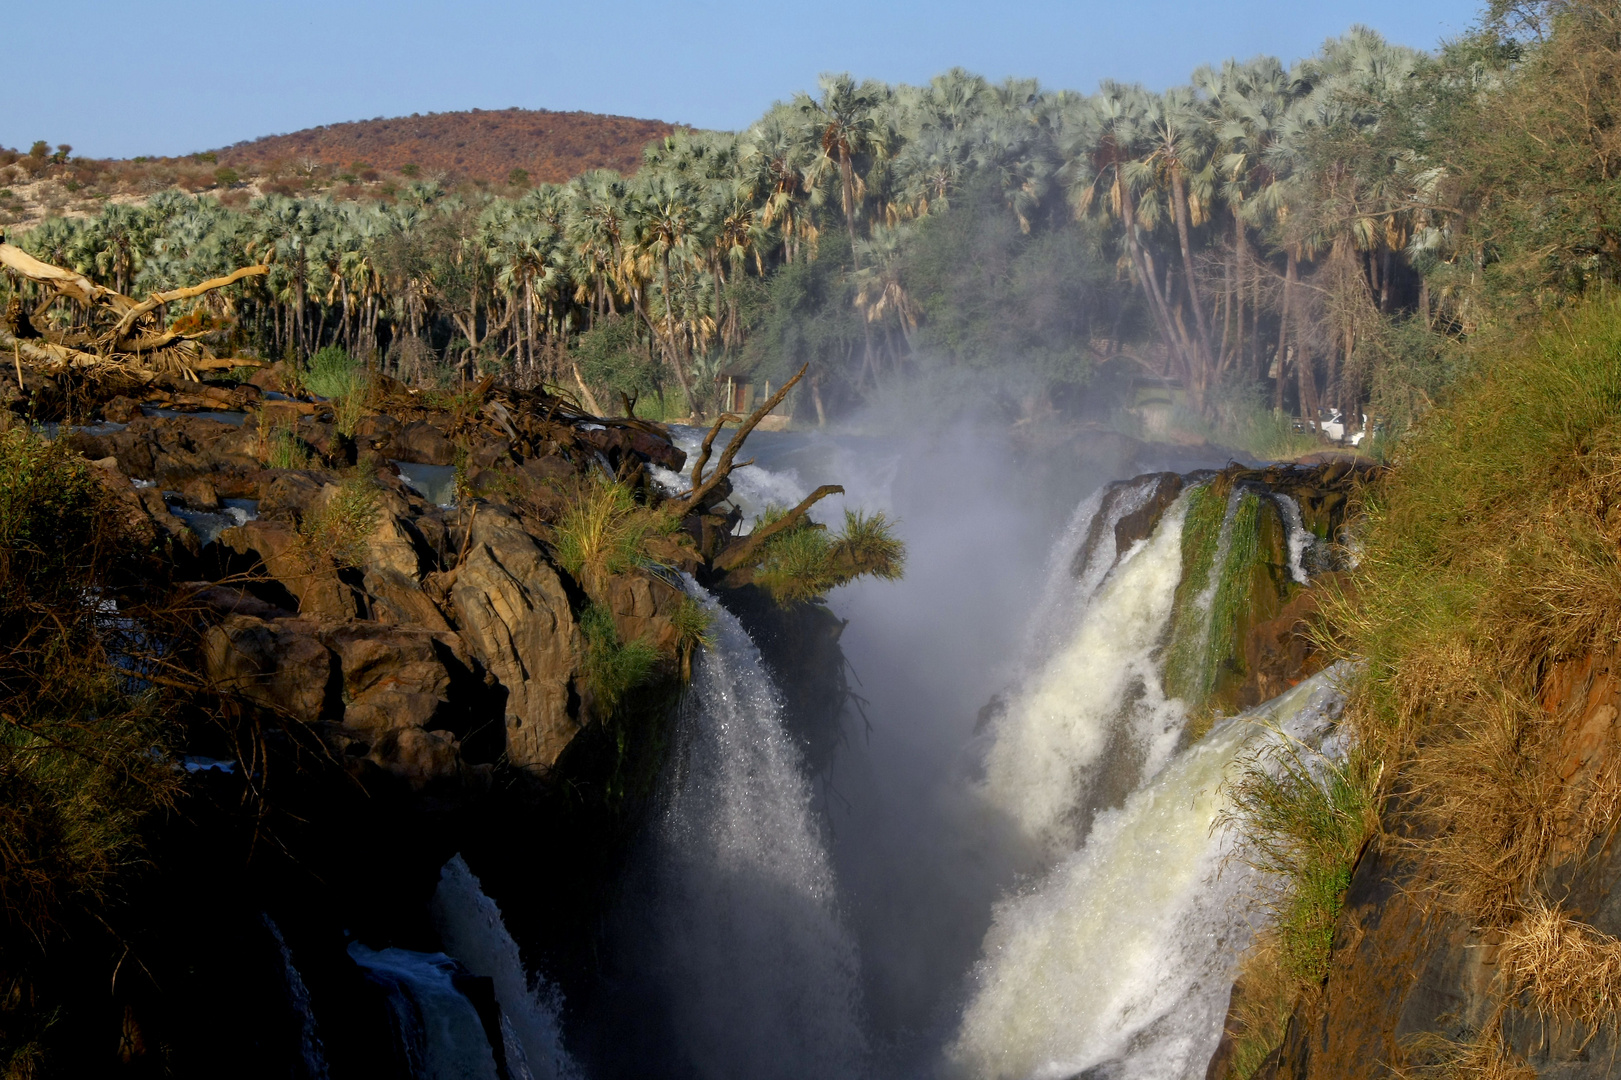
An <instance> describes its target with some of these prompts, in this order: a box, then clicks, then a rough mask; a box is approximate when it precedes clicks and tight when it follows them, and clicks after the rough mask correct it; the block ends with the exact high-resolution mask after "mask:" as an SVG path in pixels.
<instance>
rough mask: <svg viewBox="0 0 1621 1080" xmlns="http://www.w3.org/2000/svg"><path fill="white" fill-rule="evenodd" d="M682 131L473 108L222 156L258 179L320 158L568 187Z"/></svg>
mask: <svg viewBox="0 0 1621 1080" xmlns="http://www.w3.org/2000/svg"><path fill="white" fill-rule="evenodd" d="M675 126H676V125H673V124H669V123H665V122H664V121H662V120H638V119H634V118H632V117H628V116H603V115H601V114H598V113H587V112H551V111H550V110H546V109H500V110H494V111H486V110H482V109H473V110H472V111H470V112H445V113H429V114H427V115H426V116H419V115H416V114H412V115H411V116H403V117H398V118H395V119H384V118H382V117H378V118H376V119H373V120H357V121H352V122H349V123H343V124H327V125H324V126H322V127H315V128H307V129H305V130H303V131H295V132H292V133H291V134H286V135H269V136H266V137H264V138H260V139H254V140H252V141H250V142H243V143H237V144H236V145H235V146H231V147H227V148H224V149H220V150H217V151H215V153H217V154H218V155H219V159H220V161H221V163H223V164H225V165H229V166H230V167H232V168H234V169H236V170H238V171H239V172H244V173H255V174H257V173H261V172H265V171H267V170H268V169H270V168H272V167H273V166H274V165H275V164H276V163H278V162H294V163H297V162H306V161H319V162H321V163H322V164H324V165H331V166H336V167H339V168H349V169H351V170H353V171H357V172H358V171H362V170H364V169H366V168H371V169H377V170H380V171H387V172H398V171H400V170H402V169H405V168H408V167H409V166H413V165H414V166H416V167H417V168H418V169H420V170H421V171H422V172H423V173H444V174H446V175H447V176H449V177H451V178H453V179H469V180H489V181H497V182H502V181H506V180H507V179H508V178H509V177H510V176H511V175H512V174H513V170H515V169H521V170H523V171H524V172H525V173H527V174H528V176H529V179H530V180H531V181H534V182H544V183H562V182H563V181H565V180H568V179H570V178H572V177H575V176H578V175H579V174H580V173H582V172H586V171H588V170H590V169H615V170H617V171H619V172H622V173H631V172H635V171H636V168H637V166H638V165H640V164H641V160H642V147H643V146H645V145H646V144H647V143H649V142H651V141H653V140H654V139H662V138H663V137H664V136H665V135H668V134H669V133H670V132H671V131H673V130H674V129H675Z"/></svg>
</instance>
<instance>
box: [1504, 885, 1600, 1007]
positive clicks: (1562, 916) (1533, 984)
mask: <svg viewBox="0 0 1621 1080" xmlns="http://www.w3.org/2000/svg"><path fill="white" fill-rule="evenodd" d="M1498 958H1499V962H1500V963H1501V964H1502V970H1503V974H1504V976H1505V977H1506V978H1507V979H1508V980H1509V983H1510V985H1511V986H1514V987H1515V988H1516V989H1520V990H1524V991H1525V992H1527V993H1528V994H1529V995H1530V997H1531V1000H1532V1002H1533V1003H1534V1004H1535V1005H1536V1007H1537V1011H1538V1012H1539V1013H1541V1014H1542V1015H1543V1016H1544V1017H1550V1016H1551V1017H1557V1018H1559V1019H1562V1020H1574V1021H1576V1022H1577V1023H1580V1024H1583V1025H1585V1026H1586V1027H1588V1028H1589V1029H1596V1028H1598V1027H1599V1026H1600V1025H1602V1024H1606V1023H1608V1024H1614V1023H1615V1017H1616V1013H1617V1006H1618V1005H1621V941H1618V940H1616V939H1615V938H1613V937H1610V936H1609V935H1607V934H1601V933H1599V932H1598V931H1597V930H1594V929H1593V928H1592V927H1590V926H1587V925H1585V924H1584V923H1579V922H1577V921H1576V920H1574V919H1572V918H1571V917H1570V916H1569V915H1567V914H1566V913H1565V912H1564V911H1563V910H1562V909H1560V908H1558V907H1554V906H1551V905H1548V904H1546V903H1543V902H1541V901H1538V902H1536V903H1535V904H1533V905H1532V907H1531V908H1530V910H1528V911H1527V912H1526V913H1525V915H1524V916H1523V917H1522V918H1520V919H1519V920H1518V921H1517V922H1515V923H1514V924H1513V925H1512V926H1510V927H1509V928H1508V930H1507V931H1506V932H1505V933H1504V936H1503V942H1502V945H1501V946H1500V947H1499V950H1498Z"/></svg>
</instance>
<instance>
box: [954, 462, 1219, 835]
mask: <svg viewBox="0 0 1621 1080" xmlns="http://www.w3.org/2000/svg"><path fill="white" fill-rule="evenodd" d="M1187 502H1188V496H1187V495H1186V494H1184V495H1183V496H1182V497H1180V498H1179V499H1178V500H1177V501H1176V502H1175V503H1174V504H1172V506H1171V507H1170V508H1169V509H1168V510H1167V511H1166V512H1165V515H1164V517H1163V518H1162V520H1161V521H1160V523H1159V526H1158V528H1157V529H1155V531H1154V533H1153V535H1152V536H1151V537H1150V538H1149V539H1148V540H1146V541H1139V542H1138V543H1136V544H1133V545H1132V546H1131V548H1130V549H1128V550H1127V551H1126V552H1124V553H1123V554H1122V555H1121V556H1120V558H1119V562H1118V563H1117V564H1115V565H1114V567H1113V569H1112V571H1111V572H1109V573H1108V575H1107V576H1106V577H1104V578H1103V579H1102V581H1101V584H1099V585H1098V586H1096V589H1097V591H1096V593H1095V594H1094V595H1093V596H1092V597H1091V598H1090V600H1085V599H1084V598H1082V605H1083V606H1082V608H1081V611H1080V614H1079V616H1078V618H1077V620H1076V623H1075V626H1074V629H1073V632H1072V633H1071V634H1070V636H1069V638H1068V640H1067V641H1061V642H1058V643H1055V645H1054V646H1053V647H1052V649H1051V650H1050V651H1049V652H1048V654H1047V659H1046V661H1045V663H1044V664H1043V665H1042V666H1041V667H1040V668H1039V669H1037V670H1036V671H1035V672H1034V673H1033V674H1032V676H1031V677H1030V678H1029V679H1028V680H1027V681H1026V683H1025V685H1024V686H1023V687H1022V688H1021V689H1020V690H1019V691H1018V692H1016V693H1015V695H1014V696H1013V697H1012V698H1011V699H1010V701H1009V703H1008V707H1007V710H1006V712H1005V713H1004V714H1003V715H1002V716H1001V717H1000V718H999V720H998V721H997V725H996V728H995V730H994V732H993V735H994V739H995V741H994V742H993V743H992V745H991V748H990V751H989V753H988V755H987V758H986V765H985V781H984V785H983V790H984V794H985V795H986V796H987V798H988V801H989V802H990V803H991V805H992V806H994V807H995V808H996V809H998V810H1000V811H1001V812H1002V813H1004V814H1006V815H1007V816H1008V817H1009V818H1010V819H1011V820H1012V821H1013V822H1014V823H1015V824H1016V825H1017V826H1018V827H1019V828H1020V830H1021V831H1022V832H1023V833H1024V834H1025V835H1026V836H1027V837H1028V838H1029V839H1030V840H1032V841H1034V842H1036V843H1037V844H1039V845H1040V846H1042V847H1043V848H1046V849H1048V850H1051V851H1056V850H1067V849H1068V848H1070V847H1073V846H1074V844H1075V843H1076V842H1078V841H1079V840H1080V838H1081V835H1082V834H1083V831H1084V828H1085V818H1086V812H1087V795H1088V788H1089V786H1090V784H1091V781H1092V780H1093V779H1094V778H1095V777H1096V776H1097V775H1098V774H1099V773H1100V772H1106V773H1108V774H1110V775H1109V780H1110V783H1111V784H1115V785H1123V791H1129V790H1131V788H1133V787H1135V786H1136V779H1135V778H1136V777H1138V776H1147V775H1152V774H1153V772H1155V771H1157V769H1158V768H1159V766H1160V765H1161V764H1162V763H1163V762H1164V760H1165V759H1166V758H1167V757H1168V756H1169V755H1170V753H1171V751H1172V750H1174V749H1175V747H1176V742H1177V739H1178V738H1179V737H1180V734H1181V723H1182V720H1183V714H1184V710H1183V708H1182V705H1181V703H1180V702H1177V701H1175V700H1171V699H1167V698H1166V697H1165V694H1164V692H1163V690H1162V689H1161V667H1162V662H1163V660H1162V657H1161V655H1160V653H1161V651H1162V650H1161V645H1162V644H1163V639H1164V635H1165V628H1166V625H1167V623H1168V620H1169V619H1170V616H1171V609H1172V604H1173V601H1174V599H1175V596H1176V587H1177V582H1178V581H1179V580H1180V578H1181V574H1182V521H1183V518H1184V516H1185V514H1186V512H1187ZM1111 532H1112V529H1111ZM1109 539H1110V541H1111V543H1112V539H1113V538H1112V536H1111V537H1110V538H1109ZM1121 744H1124V745H1123V746H1122V745H1121ZM1111 747H1120V748H1121V749H1122V750H1123V751H1124V756H1123V757H1122V755H1121V754H1114V755H1110V754H1108V751H1109V750H1110V748H1111ZM1111 757H1114V758H1121V760H1108V759H1109V758H1111ZM1133 764H1135V765H1136V767H1135V768H1133V767H1132V766H1133ZM1104 766H1107V768H1104Z"/></svg>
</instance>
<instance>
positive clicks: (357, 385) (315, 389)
mask: <svg viewBox="0 0 1621 1080" xmlns="http://www.w3.org/2000/svg"><path fill="white" fill-rule="evenodd" d="M303 386H305V389H306V391H310V392H311V394H316V396H318V397H326V399H329V401H339V399H347V397H360V399H365V394H366V386H368V383H366V365H363V363H361V362H360V360H357V358H353V357H350V355H349V354H347V352H345V350H344V349H340V347H339V345H326V347H324V349H321V350H319V352H318V354H314V355H313V357H310V365H308V366H306V368H305V371H303Z"/></svg>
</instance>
